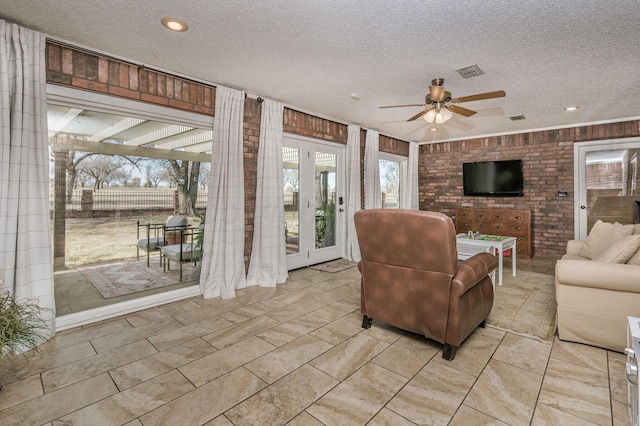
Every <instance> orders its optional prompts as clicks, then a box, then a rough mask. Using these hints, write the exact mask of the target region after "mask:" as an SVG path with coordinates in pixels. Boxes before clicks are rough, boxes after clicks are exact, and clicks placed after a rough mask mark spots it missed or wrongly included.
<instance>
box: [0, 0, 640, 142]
mask: <svg viewBox="0 0 640 426" xmlns="http://www.w3.org/2000/svg"><path fill="white" fill-rule="evenodd" d="M166 16H171V17H176V18H179V19H181V20H183V21H185V22H187V23H188V24H189V26H190V29H189V31H187V32H185V33H172V32H170V31H168V30H166V29H165V28H164V27H162V26H161V25H160V19H161V18H162V17H166ZM0 17H2V18H3V19H5V20H8V21H12V22H16V23H18V24H21V25H23V26H26V27H29V28H33V29H36V30H39V31H41V32H43V33H45V34H47V35H49V36H52V37H54V38H58V39H61V40H65V41H68V42H71V43H74V44H77V45H80V46H84V47H88V48H92V49H96V50H98V51H102V52H104V53H109V54H113V55H116V56H121V57H124V58H128V59H131V60H133V61H135V62H137V63H142V64H145V65H148V66H155V67H159V68H161V69H163V70H166V71H172V72H176V73H179V74H182V75H186V76H192V77H195V78H197V79H201V80H204V81H207V82H210V83H213V84H223V85H227V86H230V87H235V88H238V89H243V90H245V91H247V92H248V93H250V94H253V95H257V96H261V97H265V98H271V99H275V100H278V101H281V102H283V103H285V105H287V106H288V107H291V108H294V109H299V110H301V111H305V112H310V113H313V114H316V115H319V116H322V117H326V118H330V119H335V120H336V121H339V122H342V123H353V124H359V125H361V126H362V127H364V128H367V129H374V130H378V131H380V133H382V134H385V135H388V136H392V137H396V138H399V139H402V140H407V141H416V142H431V141H441V140H451V139H461V138H471V137H477V136H485V135H494V134H502V133H518V132H524V131H528V130H535V129H545V128H554V127H570V126H574V125H581V124H588V123H600V122H607V121H620V120H625V119H638V118H639V117H640V30H638V28H639V25H640V4H639V3H638V0H617V1H610V0H604V1H603V0H600V1H593V0H563V1H558V0H542V1H541V0H538V1H535V2H534V1H525V0H521V1H514V0H483V1H477V0H467V1H452V0H448V1H445V0H437V1H433V0H432V1H428V0H421V1H399V0H389V1H386V0H377V1H367V2H365V1H349V0H323V1H311V0H306V1H303V0H298V1H294V0H290V1H286V0H279V1H278V0H260V1H256V0H250V1H249V0H234V1H228V0H227V1H221V0H208V1H203V0H199V1H196V0H192V1H188V0H137V1H135V2H132V1H126V2H125V1H120V0H111V1H109V0H76V1H71V0H66V1H65V0H56V1H53V0H20V1H16V0H0ZM473 64H477V65H478V66H479V67H480V68H481V69H482V70H483V71H484V73H485V74H484V75H482V76H480V77H475V78H472V79H463V78H462V77H461V76H460V75H459V74H458V73H457V72H456V69H459V68H463V67H466V66H469V65H473ZM436 77H442V78H444V79H445V86H446V89H447V90H448V91H450V92H451V93H452V94H453V97H461V96H467V95H472V94H476V93H483V92H489V91H494V90H505V91H506V93H507V96H506V97H505V98H500V99H491V100H483V101H476V102H469V103H464V104H462V106H464V107H466V108H470V109H473V110H476V111H478V113H477V114H476V115H474V116H472V117H468V118H465V117H462V116H458V115H454V117H453V118H452V119H451V120H449V121H448V122H446V123H444V124H441V125H439V126H438V130H437V131H435V132H430V131H428V129H429V127H433V125H429V124H428V123H426V122H425V121H424V120H422V119H419V120H416V121H414V122H406V121H405V120H406V119H407V118H409V117H411V116H412V115H414V114H416V113H418V112H419V111H420V110H421V108H420V107H409V108H397V109H379V106H382V105H396V104H416V103H421V102H423V101H424V97H425V95H426V94H427V93H428V86H429V84H430V82H431V80H432V79H433V78H436ZM352 93H357V94H358V95H359V96H360V100H358V101H356V100H353V99H352V98H351V94H352ZM570 105H578V106H579V109H578V110H576V111H573V112H566V111H564V110H563V109H564V107H566V106H570ZM517 115H524V116H525V120H521V121H511V120H509V118H508V117H510V116H517Z"/></svg>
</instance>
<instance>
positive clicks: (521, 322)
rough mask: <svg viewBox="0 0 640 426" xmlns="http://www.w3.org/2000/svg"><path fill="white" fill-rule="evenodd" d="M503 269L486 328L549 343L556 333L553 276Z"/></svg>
mask: <svg viewBox="0 0 640 426" xmlns="http://www.w3.org/2000/svg"><path fill="white" fill-rule="evenodd" d="M516 273H517V275H516V276H515V277H514V276H512V275H511V271H508V270H506V269H505V271H504V275H503V282H502V285H501V286H500V285H496V292H495V297H494V301H493V309H492V310H491V314H490V315H489V318H488V319H487V325H488V326H490V327H494V328H498V329H501V330H505V331H509V332H512V333H515V334H520V335H523V336H527V337H533V338H537V339H539V340H543V341H549V342H550V341H552V340H553V335H554V333H555V330H556V293H555V286H554V277H553V275H546V274H540V273H537V272H529V271H522V270H518V271H517V272H516Z"/></svg>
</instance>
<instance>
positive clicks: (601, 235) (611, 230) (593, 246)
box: [578, 220, 633, 259]
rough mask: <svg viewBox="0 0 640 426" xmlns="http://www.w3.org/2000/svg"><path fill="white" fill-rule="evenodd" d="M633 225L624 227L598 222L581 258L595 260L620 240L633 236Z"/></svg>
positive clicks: (589, 236) (585, 244)
mask: <svg viewBox="0 0 640 426" xmlns="http://www.w3.org/2000/svg"><path fill="white" fill-rule="evenodd" d="M632 232H633V225H623V224H621V223H618V222H616V223H608V222H603V221H601V220H598V221H597V222H596V223H595V224H594V225H593V228H591V231H589V235H588V236H587V241H585V243H584V245H583V246H582V248H581V249H580V252H579V253H578V255H579V256H582V257H586V258H588V259H593V258H594V257H595V256H597V255H598V254H600V253H601V252H602V251H604V250H605V249H606V248H607V247H609V246H610V245H611V244H613V242H614V241H616V240H619V239H620V238H622V237H624V236H626V235H631V233H632Z"/></svg>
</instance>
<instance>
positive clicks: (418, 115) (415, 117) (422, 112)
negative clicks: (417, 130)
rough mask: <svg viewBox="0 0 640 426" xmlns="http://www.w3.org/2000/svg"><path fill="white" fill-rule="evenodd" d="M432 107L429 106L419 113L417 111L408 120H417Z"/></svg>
mask: <svg viewBox="0 0 640 426" xmlns="http://www.w3.org/2000/svg"><path fill="white" fill-rule="evenodd" d="M430 109H431V108H427V109H425V110H424V111H420V112H419V113H417V114H416V115H414V116H413V117H411V118H410V119H408V120H407V121H413V120H417V119H418V118H420V117H422V116H423V115H425V114H426V113H427V111H429V110H430Z"/></svg>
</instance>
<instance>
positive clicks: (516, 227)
mask: <svg viewBox="0 0 640 426" xmlns="http://www.w3.org/2000/svg"><path fill="white" fill-rule="evenodd" d="M528 235H529V226H527V224H526V223H509V236H510V237H519V236H524V237H526V236H528Z"/></svg>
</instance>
